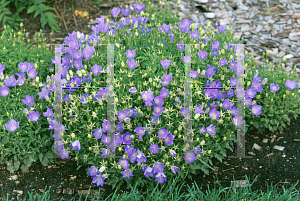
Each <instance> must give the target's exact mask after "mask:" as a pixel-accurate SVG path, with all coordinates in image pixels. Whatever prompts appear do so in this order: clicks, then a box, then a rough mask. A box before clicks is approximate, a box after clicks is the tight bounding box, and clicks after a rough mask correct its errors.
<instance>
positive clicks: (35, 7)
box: [27, 5, 39, 14]
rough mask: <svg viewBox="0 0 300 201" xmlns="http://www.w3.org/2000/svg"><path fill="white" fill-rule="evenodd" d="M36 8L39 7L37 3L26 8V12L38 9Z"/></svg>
mask: <svg viewBox="0 0 300 201" xmlns="http://www.w3.org/2000/svg"><path fill="white" fill-rule="evenodd" d="M38 9H39V7H38V5H32V6H31V7H29V8H28V9H27V14H28V13H32V12H33V11H35V10H38Z"/></svg>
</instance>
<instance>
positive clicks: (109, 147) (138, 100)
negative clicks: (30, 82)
mask: <svg viewBox="0 0 300 201" xmlns="http://www.w3.org/2000/svg"><path fill="white" fill-rule="evenodd" d="M134 9H135V11H136V12H138V13H140V16H139V17H134V16H133V17H131V16H129V17H127V16H128V15H129V13H130V9H129V8H128V7H127V8H125V9H117V8H113V9H112V10H111V12H112V15H113V17H114V18H117V16H118V15H119V14H120V12H122V14H123V15H124V16H125V17H126V19H125V18H122V19H121V20H120V21H119V22H118V23H116V22H115V21H111V22H110V21H109V20H107V21H106V23H105V21H104V17H103V16H101V17H100V18H97V19H96V21H97V22H98V23H99V25H96V26H93V27H92V30H93V32H94V33H93V34H92V35H89V36H85V35H84V34H80V33H76V32H73V33H72V34H69V37H67V38H66V41H65V44H68V45H69V46H68V47H64V46H62V53H63V56H64V58H63V60H62V68H61V78H62V80H61V83H62V85H63V88H62V91H63V102H62V110H63V111H62V114H63V121H62V124H61V125H59V124H58V123H57V122H56V120H55V119H54V118H53V115H52V114H53V113H51V111H50V110H51V107H50V103H47V104H49V107H48V108H47V109H46V108H45V110H44V117H45V118H50V119H48V120H50V121H49V128H48V129H49V130H51V129H54V128H59V129H58V130H60V131H61V132H59V134H57V133H55V134H54V135H52V140H53V139H54V140H55V143H54V145H53V147H54V148H55V149H56V150H57V151H58V152H59V155H60V156H61V157H62V159H67V158H68V157H69V156H75V159H76V160H77V161H78V163H85V164H88V165H89V166H90V168H89V169H88V170H87V174H88V175H89V176H91V177H92V182H93V183H97V185H98V186H99V185H101V186H103V184H104V180H106V181H109V182H110V183H112V184H113V187H119V186H120V185H121V184H122V183H123V182H124V181H126V182H127V185H128V186H129V185H131V186H133V185H134V184H135V183H138V186H145V185H152V184H153V182H154V181H155V182H159V183H161V184H162V183H164V182H166V181H167V179H168V180H169V179H172V177H174V176H178V177H180V178H183V176H184V175H186V174H187V173H192V174H196V171H199V170H201V171H204V172H205V173H206V174H208V173H209V171H208V168H211V166H213V164H212V161H211V158H212V157H216V158H217V159H218V160H220V161H222V159H223V158H224V157H226V156H227V155H226V149H230V150H232V147H233V146H234V142H235V140H236V137H235V135H236V127H240V126H241V125H242V124H243V122H242V121H241V116H239V112H240V111H239V110H238V109H237V106H236V101H237V99H242V98H244V97H243V95H245V98H246V99H247V100H246V101H248V102H247V109H248V111H247V109H246V111H245V119H247V118H248V119H249V121H250V122H246V123H249V125H250V124H253V125H254V124H257V122H259V121H260V119H258V118H256V117H257V116H260V115H262V114H264V110H263V108H264V107H265V104H266V103H264V102H262V101H260V99H259V97H258V95H257V94H256V92H258V93H260V92H262V84H261V83H260V82H261V77H260V76H259V75H258V74H254V73H253V72H254V71H253V72H252V73H253V74H251V73H246V74H247V76H245V82H246V83H247V84H248V82H250V84H249V85H248V87H249V86H250V85H251V84H252V85H251V88H249V89H247V90H246V92H245V94H243V93H242V94H241V93H238V91H237V89H236V87H237V85H238V80H237V76H239V75H240V74H242V73H243V72H244V70H246V71H250V69H247V65H249V66H251V65H252V61H251V60H250V61H249V58H248V57H247V52H245V54H243V56H242V57H243V58H244V59H246V60H245V63H246V64H245V68H244V66H241V65H238V62H237V58H236V55H235V54H234V53H235V52H236V51H237V48H238V45H237V44H235V43H241V42H240V41H239V40H233V37H232V33H230V32H229V31H228V30H226V29H227V27H225V26H219V27H218V29H217V30H213V31H209V28H210V25H208V26H207V28H206V29H207V32H206V33H205V31H204V30H202V28H199V29H196V27H195V26H194V25H192V23H191V22H190V21H189V20H188V19H184V20H181V19H180V20H179V21H177V22H175V23H174V24H171V19H168V18H167V17H166V18H165V16H167V15H169V16H171V18H172V15H170V14H168V13H165V16H164V17H163V18H164V19H165V20H166V21H160V20H159V19H158V20H157V21H155V22H154V20H155V14H152V13H151V12H153V11H152V10H151V9H148V10H147V9H146V10H147V14H144V12H143V10H144V9H145V4H142V5H140V4H136V5H135V6H134ZM154 12H155V13H158V11H157V10H155V11H154ZM159 14H161V13H159ZM149 15H152V17H151V19H150V20H149V18H148V17H149ZM142 16H143V17H142ZM145 16H146V17H145ZM174 19H175V18H173V19H172V22H174ZM104 44H116V45H115V47H116V48H114V55H115V57H114V66H113V67H109V66H107V68H105V67H106V65H108V64H107V62H108V57H109V56H110V55H111V52H108V51H111V50H109V48H107V46H106V45H104ZM121 44H122V45H121ZM186 44H199V45H195V46H191V57H186V56H185V54H184V50H185V48H186V47H185V45H186ZM221 46H222V47H221ZM247 59H248V60H247ZM187 60H189V62H191V63H192V66H191V69H190V70H188V76H190V78H191V79H192V80H193V84H191V89H192V91H191V95H192V105H191V107H186V105H185V102H184V100H185V96H186V95H187V94H189V93H187V92H186V91H185V87H186V83H185V79H184V78H185V76H186V75H187V69H186V66H185V63H186V61H187ZM52 63H53V64H55V59H52ZM26 66H27V67H26V68H23V67H22V66H21V67H20V69H21V71H22V69H23V71H25V69H26V70H27V73H29V74H31V72H33V71H32V70H30V69H31V68H30V67H28V65H26ZM29 66H30V65H29ZM112 68H114V80H113V81H114V83H115V89H114V91H115V92H114V93H115V94H114V99H112V98H111V96H109V93H110V92H109V91H111V90H113V89H109V87H107V85H109V83H110V81H107V79H108V77H109V76H108V74H109V73H111V72H110V71H111V70H112ZM105 69H107V70H106V71H105ZM0 72H3V70H2V71H1V68H0ZM262 75H263V76H270V75H268V74H262ZM279 76H280V75H279ZM11 79H12V78H9V79H8V78H7V79H6V80H4V82H5V84H6V85H7V86H6V85H3V86H2V88H1V89H0V94H1V96H2V97H6V95H7V94H8V92H7V90H8V89H9V87H10V82H11ZM274 79H275V77H274ZM290 79H291V78H289V82H288V81H286V82H287V83H286V84H285V86H286V87H287V88H288V89H289V90H295V89H296V88H297V85H295V84H294V82H295V81H291V80H290ZM269 81H272V79H271V78H270V77H269ZM251 82H252V83H251ZM263 82H266V81H263ZM291 82H292V84H291ZM274 84H282V83H279V82H278V83H277V82H276V80H274ZM204 85H205V86H204ZM193 86H194V87H193ZM264 86H267V85H264ZM270 87H272V89H271V91H272V92H273V91H274V90H275V89H273V85H270ZM282 88H283V87H282ZM282 88H281V89H282ZM276 89H278V87H277V86H276ZM54 90H55V85H54V77H53V76H52V77H48V79H47V83H44V85H43V88H42V91H41V92H40V94H41V95H40V97H39V98H40V99H44V98H47V97H51V96H53V95H54V93H52V92H53V91H54ZM266 91H267V89H266ZM279 91H280V90H279ZM279 91H278V92H279ZM83 92H84V93H83ZM23 93H26V94H27V92H26V91H25V92H23ZM274 93H275V92H274ZM276 93H277V92H276ZM280 93H281V92H280ZM294 93H298V92H297V91H295V92H294ZM27 95H28V96H31V95H30V94H27ZM296 95H297V94H296ZM294 96H295V95H294ZM250 98H251V100H250V102H251V101H256V104H255V103H254V104H249V99H250ZM47 99H48V98H47ZM256 99H257V100H256ZM31 100H32V98H31V97H27V99H25V100H24V102H25V103H26V101H28V102H30V101H31ZM50 100H51V98H50ZM111 100H114V102H115V104H114V115H115V119H114V120H115V121H114V122H115V123H116V127H115V128H113V127H112V125H113V123H114V122H112V121H111V120H108V119H109V118H108V116H107V114H108V110H109V108H108V106H107V105H108V104H110V101H111ZM285 101H286V100H285ZM287 101H294V102H295V104H299V100H297V99H287ZM25 103H24V104H25ZM251 103H252V102H251ZM51 106H52V107H53V104H51ZM293 106H294V105H293ZM287 107H289V106H288V105H287ZM42 108H43V107H42ZM290 108H291V109H293V108H292V107H290ZM250 109H251V111H250ZM294 110H295V109H294ZM287 111H289V110H287ZM285 112H286V111H285ZM274 113H275V109H274ZM296 113H299V111H297V110H295V114H296ZM30 115H31V116H30ZM38 116H39V115H38V114H37V113H36V112H35V113H32V114H29V116H28V118H32V119H34V120H37V119H38ZM10 119H11V120H10V121H9V120H7V121H4V122H7V123H6V124H5V126H6V129H4V130H3V131H4V135H5V136H7V135H8V134H10V132H13V131H16V129H18V127H19V126H20V128H22V129H25V128H27V127H26V125H22V123H23V121H21V120H17V121H16V120H14V119H13V118H10ZM192 119H193V120H192ZM265 119H266V118H265ZM188 120H192V128H193V129H192V130H188V131H187V132H188V133H190V134H191V135H190V136H191V137H192V139H188V136H186V134H185V132H186V129H185V124H186V121H188ZM8 122H9V123H8ZM251 122H252V123H251ZM246 125H247V126H248V124H246ZM263 126H264V125H263ZM31 132H32V133H34V132H36V131H31ZM110 133H113V135H110ZM48 140H49V139H48ZM187 140H189V141H190V140H191V141H190V143H187V144H186V143H185V142H186V141H187ZM186 145H188V146H186ZM113 154H114V156H115V157H114V156H113ZM98 171H99V172H98ZM191 176H192V175H191V174H188V177H189V178H191ZM144 177H146V178H144ZM153 177H154V178H153Z"/></svg>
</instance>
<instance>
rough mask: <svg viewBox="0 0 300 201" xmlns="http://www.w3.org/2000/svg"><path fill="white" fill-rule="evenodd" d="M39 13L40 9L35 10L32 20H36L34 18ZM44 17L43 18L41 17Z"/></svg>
mask: <svg viewBox="0 0 300 201" xmlns="http://www.w3.org/2000/svg"><path fill="white" fill-rule="evenodd" d="M40 13H41V12H40V9H37V10H36V11H35V13H34V16H33V17H34V18H36V16H38V14H40ZM43 17H44V16H43Z"/></svg>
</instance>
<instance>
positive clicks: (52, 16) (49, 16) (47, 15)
mask: <svg viewBox="0 0 300 201" xmlns="http://www.w3.org/2000/svg"><path fill="white" fill-rule="evenodd" d="M45 16H46V17H47V18H51V19H54V18H58V16H57V15H55V14H54V13H50V12H46V13H45ZM54 21H56V20H54Z"/></svg>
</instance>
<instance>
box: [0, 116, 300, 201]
mask: <svg viewBox="0 0 300 201" xmlns="http://www.w3.org/2000/svg"><path fill="white" fill-rule="evenodd" d="M299 131H300V120H299V119H298V120H295V119H292V120H291V124H290V126H289V127H288V128H287V129H285V132H284V133H281V134H280V133H271V132H265V133H259V132H258V130H257V129H254V130H249V131H248V132H247V133H246V135H245V138H246V142H245V147H246V151H245V155H246V156H251V155H250V154H248V152H253V153H255V154H256V155H255V156H254V159H230V158H226V159H225V160H223V161H222V163H221V162H220V161H218V160H217V159H215V158H214V159H213V160H212V161H213V164H214V167H213V168H214V169H215V170H216V171H213V170H209V175H205V174H204V173H203V172H202V171H201V172H199V174H197V175H193V177H192V178H193V179H192V180H190V179H187V178H186V179H185V180H184V182H185V185H183V188H182V190H183V191H182V192H186V193H188V190H187V189H188V188H187V185H186V184H188V185H189V186H190V187H191V186H192V185H193V183H197V185H198V187H199V188H200V187H201V185H202V188H200V189H201V191H202V192H203V193H205V192H206V191H208V187H207V185H209V189H210V190H211V191H212V189H216V190H217V189H218V188H219V187H220V185H219V184H218V183H217V178H218V179H219V181H220V184H221V185H222V187H223V188H225V187H230V184H231V182H232V181H233V177H234V178H235V180H246V177H245V175H247V177H248V178H249V180H250V184H252V182H253V181H254V179H255V178H256V177H257V179H256V181H255V182H254V183H253V184H252V186H251V190H252V192H255V191H257V190H258V191H260V190H261V191H262V192H264V193H266V192H267V189H268V186H270V187H271V183H272V182H273V186H275V185H276V184H278V185H277V191H276V193H279V191H281V190H282V186H284V187H285V188H286V189H288V188H290V187H291V186H292V185H295V184H296V182H297V181H298V180H299V178H298V177H297V175H300V163H299V162H297V161H298V160H296V159H297V158H300V150H299V143H300V141H298V140H297V139H300V132H299ZM273 135H276V138H275V140H274V142H273V143H271V141H272V138H269V137H272V136H273ZM255 138H256V139H255ZM264 138H268V143H262V141H263V139H264ZM278 139H279V140H278ZM254 143H256V144H258V145H260V146H261V147H262V149H261V151H258V150H256V149H252V147H253V144H254ZM275 145H277V146H283V147H285V148H284V150H283V151H279V150H274V149H273V147H274V146H275ZM235 152H236V149H234V151H233V152H231V151H230V150H229V151H227V155H228V156H234V155H235ZM270 153H273V155H270V156H267V155H269V154H270ZM283 155H286V156H285V157H283ZM257 159H259V160H257ZM55 160H56V161H55V163H53V164H49V166H47V167H45V166H43V165H42V164H41V163H40V162H36V163H34V164H33V165H32V166H31V167H30V168H29V170H28V172H27V173H25V174H24V173H22V172H21V171H18V172H16V173H15V174H14V175H17V176H18V178H17V179H16V180H10V179H9V178H10V177H11V176H13V175H12V174H10V173H9V171H7V170H6V169H5V166H3V164H1V165H0V169H1V172H2V173H3V174H2V175H3V177H1V179H0V183H1V184H3V185H2V187H1V189H2V192H1V196H0V197H3V196H4V195H6V194H7V193H9V194H10V195H11V197H12V196H13V197H17V194H18V192H17V191H16V192H13V190H19V192H21V191H22V193H23V196H24V195H26V197H27V198H28V193H27V192H34V194H35V193H38V194H39V195H41V194H42V193H43V191H44V189H45V187H46V186H47V189H49V186H51V190H50V192H49V194H50V197H51V199H56V198H59V199H61V198H64V200H70V199H71V198H72V197H74V196H76V198H77V199H78V198H79V197H80V194H81V192H82V193H83V197H84V195H86V194H87V193H88V190H89V188H90V187H91V190H92V192H93V195H94V193H98V191H99V188H101V192H103V193H104V194H103V197H102V198H104V199H105V198H107V197H108V195H110V194H111V193H114V190H112V188H111V186H110V185H108V184H104V186H103V187H100V186H99V187H97V186H96V184H91V180H90V177H88V176H86V173H85V168H86V167H84V166H82V167H80V168H79V169H78V170H77V164H76V162H75V160H74V158H70V159H64V160H62V159H55ZM75 177H76V178H75ZM72 178H73V179H74V178H75V179H74V180H72ZM220 188H221V187H220ZM223 188H221V189H223ZM296 188H297V189H298V190H299V189H300V188H299V185H297V186H296ZM32 189H34V191H32ZM130 191H131V189H127V187H126V185H123V186H122V187H121V188H120V189H119V190H118V191H117V194H118V195H120V194H122V193H123V192H130ZM145 191H146V189H143V190H141V192H145ZM182 192H181V193H182ZM68 193H70V194H68ZM181 193H180V194H181ZM281 194H282V192H281Z"/></svg>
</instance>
